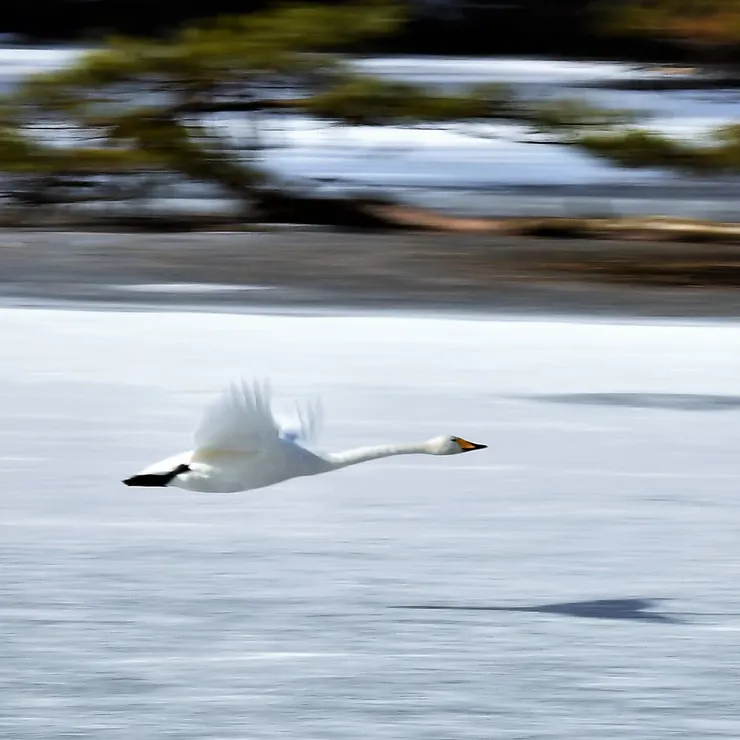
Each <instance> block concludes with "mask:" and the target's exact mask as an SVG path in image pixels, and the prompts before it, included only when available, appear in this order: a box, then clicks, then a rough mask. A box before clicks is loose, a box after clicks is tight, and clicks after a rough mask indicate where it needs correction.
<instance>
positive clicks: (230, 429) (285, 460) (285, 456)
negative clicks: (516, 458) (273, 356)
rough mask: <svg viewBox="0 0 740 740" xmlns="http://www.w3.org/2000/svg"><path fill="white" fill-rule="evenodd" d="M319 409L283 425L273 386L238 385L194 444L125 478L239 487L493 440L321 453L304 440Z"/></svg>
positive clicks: (210, 412) (196, 487)
mask: <svg viewBox="0 0 740 740" xmlns="http://www.w3.org/2000/svg"><path fill="white" fill-rule="evenodd" d="M318 412H319V409H318V407H317V406H316V405H313V406H310V407H308V408H306V409H300V408H299V409H298V410H297V419H296V420H295V422H294V424H293V425H292V426H288V425H285V424H281V423H280V422H279V421H278V419H277V418H276V417H275V415H274V414H273V410H272V407H271V403H270V393H269V389H268V387H267V385H265V384H264V383H262V384H260V383H255V384H253V385H248V384H246V383H238V384H232V385H231V386H230V387H229V388H228V389H227V390H226V391H225V392H224V393H223V394H222V395H221V396H220V397H218V398H217V399H216V401H215V402H213V403H212V404H211V405H210V406H209V407H208V408H207V409H206V412H205V414H204V416H203V418H202V420H201V422H200V425H199V426H198V428H197V430H196V432H195V449H194V450H191V451H189V452H183V453H180V454H178V455H174V456H173V457H168V458H167V459H166V460H161V461H160V462H157V463H154V464H153V465H150V466H149V467H147V468H145V469H144V470H142V471H141V472H140V473H137V474H136V475H134V476H132V477H131V478H126V480H124V481H123V483H125V484H126V485H127V486H177V487H178V488H185V489H187V490H189V491H203V492H207V493H236V492H238V491H250V490H253V489H255V488H264V487H265V486H271V485H273V484H274V483H279V482H280V481H284V480H288V479H290V478H299V477H301V476H306V475H317V474H318V473H328V472H330V471H332V470H339V469H340V468H346V467H347V466H349V465H357V464H358V463H362V462H367V461H368V460H378V459H380V458H383V457H392V456H394V455H416V454H421V455H457V454H459V453H461V452H470V451H472V450H482V449H485V448H486V446H487V445H480V444H474V443H473V442H468V441H467V440H465V439H462V438H461V437H434V438H433V439H429V440H427V441H426V442H417V443H415V444H398V445H383V446H378V447H360V448H358V449H354V450H347V451H345V452H336V453H327V454H320V453H318V452H312V451H311V450H309V449H307V448H306V447H304V446H303V444H302V442H304V441H309V442H310V440H312V439H313V438H314V437H315V436H316V432H317V428H318V419H319V413H318Z"/></svg>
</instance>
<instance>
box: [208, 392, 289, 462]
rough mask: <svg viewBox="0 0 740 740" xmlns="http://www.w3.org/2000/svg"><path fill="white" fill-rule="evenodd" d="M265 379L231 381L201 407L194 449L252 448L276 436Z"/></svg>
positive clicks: (274, 440) (266, 442) (252, 450)
mask: <svg viewBox="0 0 740 740" xmlns="http://www.w3.org/2000/svg"><path fill="white" fill-rule="evenodd" d="M278 432H279V430H278V426H277V423H276V422H275V418H274V416H273V414H272V409H271V408H270V390H269V387H268V385H267V384H266V383H254V384H251V385H250V384H248V383H243V382H242V383H233V384H232V385H231V386H229V388H228V389H226V391H224V392H223V393H222V394H221V395H220V396H219V397H218V398H217V399H216V400H215V401H214V402H213V403H212V404H211V405H210V406H209V407H208V408H207V409H206V411H205V413H204V415H203V418H202V419H201V422H200V424H199V426H198V428H197V430H196V432H195V449H196V452H197V451H200V450H235V451H240V452H242V451H244V452H256V451H258V450H262V449H264V448H265V447H269V446H270V445H271V444H275V442H276V441H277V439H278Z"/></svg>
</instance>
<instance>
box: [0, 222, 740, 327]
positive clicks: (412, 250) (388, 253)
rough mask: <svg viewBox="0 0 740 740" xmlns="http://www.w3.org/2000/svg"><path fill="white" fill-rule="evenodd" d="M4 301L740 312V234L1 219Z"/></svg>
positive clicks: (703, 315)
mask: <svg viewBox="0 0 740 740" xmlns="http://www.w3.org/2000/svg"><path fill="white" fill-rule="evenodd" d="M0 302H2V303H3V304H5V305H15V306H21V305H26V306H30V305H34V304H37V305H38V304H47V305H49V304H56V305H60V304H64V305H67V306H71V305H74V304H77V305H82V304H84V305H87V306H100V307H101V308H102V307H105V306H109V307H113V306H116V307H123V308H125V307H130V308H136V307H143V306H147V307H150V308H153V309H155V310H157V309H172V308H185V307H189V308H191V309H193V310H217V311H228V312H233V311H238V312H243V311H252V312H271V313H275V312H281V313H284V312H296V311H298V312H302V313H305V312H314V313H323V312H327V311H330V312H336V311H337V310H347V311H353V312H356V311H361V312H362V311H365V312H371V313H377V312H379V311H380V312H387V311H404V312H408V311H412V312H422V313H429V312H432V313H438V312H444V313H447V314H467V315H470V314H476V315H481V316H482V315H500V316H503V315H510V316H519V317H521V316H531V317H543V316H552V315H559V316H564V317H567V316H583V317H586V316H590V317H597V318H606V317H622V318H661V319H686V318H691V319H738V318H740V246H736V245H726V244H722V245H719V244H687V243H665V242H642V241H615V240H594V239H586V238H582V239H562V238H561V239H545V238H527V237H511V236H505V235H491V234H485V235H481V234H459V233H458V234H449V233H448V234H439V233H436V234H433V233H428V232H427V233H421V232H392V233H387V232H385V233H378V232H373V233H367V232H350V231H338V230H331V231H329V230H316V229H311V230H306V231H299V230H296V229H289V230H284V231H279V230H271V231H267V232H255V231H247V232H205V233H204V232H189V233H177V234H173V233H169V234H152V233H146V234H142V233H91V232H81V231H76V232H67V231H64V232H61V231H33V232H31V231H25V230H23V231H21V230H16V231H13V230H3V231H0Z"/></svg>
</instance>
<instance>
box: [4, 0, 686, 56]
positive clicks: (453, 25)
mask: <svg viewBox="0 0 740 740" xmlns="http://www.w3.org/2000/svg"><path fill="white" fill-rule="evenodd" d="M309 1H310V0H309ZM321 2H323V3H324V4H346V2H343V0H321ZM613 2H619V0H613ZM278 4H279V3H277V2H275V1H274V0H252V1H251V2H244V0H241V1H240V0H210V2H204V0H180V2H178V3H173V2H172V1H171V0H30V1H29V2H26V3H20V2H19V3H7V4H6V7H4V8H3V12H2V17H1V20H0V32H2V33H6V34H18V35H20V36H21V37H22V38H23V39H24V40H26V41H29V42H83V43H85V42H94V41H96V40H98V39H100V38H101V37H103V36H105V35H108V34H111V33H124V34H134V35H152V34H155V35H161V34H166V33H168V32H169V31H171V30H172V29H174V28H176V27H177V26H180V25H182V24H184V23H186V22H189V21H193V20H195V19H203V18H207V17H211V16H215V15H220V14H224V13H244V12H250V11H253V10H259V9H263V8H266V7H270V6H275V5H278ZM405 5H406V6H407V7H409V18H410V20H409V22H408V23H407V24H406V26H405V27H404V29H403V30H402V31H401V32H399V33H397V34H396V35H394V36H392V37H390V38H384V39H381V40H377V41H375V42H373V46H372V48H368V49H362V50H361V51H375V52H379V53H418V54H455V55H490V54H525V55H526V54H547V55H555V56H568V57H571V58H572V57H592V58H599V57H601V58H605V57H609V58H614V59H618V58H630V59H653V58H657V57H661V58H663V59H670V58H671V56H672V55H675V53H676V52H675V50H672V49H671V48H670V47H666V46H664V45H661V44H659V43H656V42H650V41H647V40H635V39H625V38H618V37H614V36H609V35H605V34H600V33H598V31H597V30H596V29H597V23H596V21H595V14H594V0H508V1H506V2H504V1H499V2H495V1H494V0H416V1H415V2H406V3H405Z"/></svg>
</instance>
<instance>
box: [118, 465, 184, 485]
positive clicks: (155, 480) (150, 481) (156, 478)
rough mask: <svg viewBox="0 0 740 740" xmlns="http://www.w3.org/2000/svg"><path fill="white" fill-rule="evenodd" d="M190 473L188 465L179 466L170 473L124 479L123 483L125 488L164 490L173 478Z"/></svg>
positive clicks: (148, 474) (149, 474)
mask: <svg viewBox="0 0 740 740" xmlns="http://www.w3.org/2000/svg"><path fill="white" fill-rule="evenodd" d="M189 471H190V466H188V465H184V464H183V465H178V466H177V467H176V468H175V469H174V470H171V471H169V472H168V473H147V474H144V475H133V476H131V477H130V478H124V480H122V481H121V483H123V484H124V485H125V486H144V487H146V488H164V486H166V485H167V484H169V483H170V482H171V481H172V479H173V478H176V477H177V476H178V475H180V474H181V473H187V472H189Z"/></svg>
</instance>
